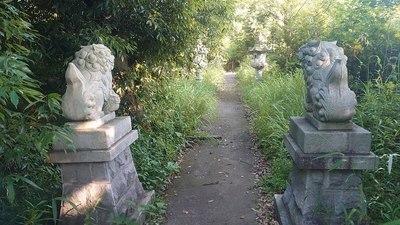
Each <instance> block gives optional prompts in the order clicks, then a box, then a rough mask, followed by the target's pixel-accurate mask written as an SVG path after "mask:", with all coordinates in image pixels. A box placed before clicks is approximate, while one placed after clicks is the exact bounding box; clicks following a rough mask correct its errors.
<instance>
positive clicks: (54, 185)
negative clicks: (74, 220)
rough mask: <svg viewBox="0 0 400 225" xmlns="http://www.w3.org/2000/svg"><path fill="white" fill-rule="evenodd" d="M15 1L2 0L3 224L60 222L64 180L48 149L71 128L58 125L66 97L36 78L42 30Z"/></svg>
mask: <svg viewBox="0 0 400 225" xmlns="http://www.w3.org/2000/svg"><path fill="white" fill-rule="evenodd" d="M10 2H11V1H3V2H0V14H1V15H2V20H1V22H0V50H1V54H0V162H1V163H0V224H10V225H11V224H17V223H19V224H21V223H25V224H45V223H46V222H50V223H53V222H54V223H55V221H53V219H55V217H56V216H57V211H55V212H54V211H53V210H57V208H56V207H55V205H54V204H55V203H54V202H55V198H56V197H59V196H61V193H60V186H61V181H60V172H59V170H58V169H57V168H56V167H55V166H52V165H50V164H49V163H47V151H48V150H49V149H50V147H51V144H52V143H53V141H54V140H55V139H57V138H61V137H65V135H66V133H67V132H68V130H66V129H64V128H62V127H59V126H56V125H54V121H55V120H56V119H57V118H59V116H60V114H61V113H60V96H59V95H58V94H49V95H44V94H42V93H41V91H40V84H39V82H37V81H36V80H34V79H32V78H31V76H32V73H31V71H30V69H29V68H28V66H27V65H28V62H29V60H28V59H27V56H28V55H29V53H30V45H31V44H32V42H33V41H34V40H35V39H36V36H37V34H36V33H35V32H34V31H33V30H32V29H31V26H30V24H29V23H28V22H27V19H26V15H25V14H24V13H22V12H20V11H19V10H18V9H16V8H15V7H13V6H12V5H11V4H10ZM53 203H54V204H53Z"/></svg>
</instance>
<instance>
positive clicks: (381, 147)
mask: <svg viewBox="0 0 400 225" xmlns="http://www.w3.org/2000/svg"><path fill="white" fill-rule="evenodd" d="M399 89H400V85H399V84H395V83H392V82H384V81H382V80H381V79H380V78H378V79H376V80H375V81H370V82H368V83H366V84H365V85H364V94H363V95H362V97H361V98H360V100H359V106H358V108H357V113H356V116H355V118H354V121H355V122H356V123H357V124H359V125H360V126H362V127H364V128H365V129H367V130H369V131H370V132H371V133H372V145H371V150H372V151H373V152H374V153H375V154H376V155H378V156H379V157H380V163H379V169H378V170H376V171H366V172H364V174H363V183H364V192H365V194H366V196H367V202H368V216H369V221H370V224H381V223H384V222H387V221H392V220H395V219H397V220H398V219H400V114H399V112H398V111H399V108H400V95H399V94H398V90H399ZM390 155H392V156H390ZM390 157H393V162H392V165H391V167H392V168H391V171H390V174H389V168H388V166H389V165H388V164H389V163H388V161H389V158H390ZM399 224H400V223H399Z"/></svg>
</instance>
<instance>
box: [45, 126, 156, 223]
mask: <svg viewBox="0 0 400 225" xmlns="http://www.w3.org/2000/svg"><path fill="white" fill-rule="evenodd" d="M115 121H117V122H115ZM121 121H125V122H129V123H130V120H126V119H122V120H119V119H118V118H116V119H113V120H111V121H109V122H108V123H106V124H103V125H101V126H100V127H98V128H96V129H103V128H104V129H105V130H114V131H116V132H114V131H113V132H111V133H109V132H108V133H107V132H106V135H111V136H112V135H116V137H119V138H116V137H115V136H114V137H111V138H109V139H108V140H112V139H114V141H115V143H111V145H110V147H109V148H106V149H90V150H88V149H76V152H68V154H65V153H64V151H53V152H52V153H51V154H50V160H51V161H52V162H56V163H60V164H61V170H62V176H63V196H65V197H66V198H67V199H68V200H69V201H71V202H72V203H74V204H75V205H76V206H77V209H76V208H74V207H72V205H71V204H69V203H68V202H64V203H63V204H62V207H61V212H60V223H59V224H60V225H83V224H84V218H85V217H87V216H90V217H91V218H93V219H94V220H95V223H96V224H98V225H110V224H111V223H110V220H111V219H112V218H113V217H114V216H116V215H126V216H128V217H130V218H131V219H134V220H137V221H138V222H143V220H144V213H143V212H142V210H141V209H139V208H137V207H136V208H135V207H133V206H132V205H136V206H139V205H141V204H148V202H149V201H150V200H151V197H152V196H153V195H154V192H145V191H144V189H143V187H142V184H141V183H140V181H139V179H138V177H137V173H136V169H135V164H134V163H133V159H132V155H131V152H130V144H132V143H133V142H134V141H135V140H136V138H137V131H128V132H125V131H123V132H119V131H118V132H117V130H118V129H119V127H118V126H121ZM124 126H125V127H127V126H126V125H124ZM128 127H130V125H129V126H128ZM122 130H123V129H122ZM81 131H82V130H79V132H81ZM85 132H87V133H92V134H95V133H96V132H89V131H87V130H85ZM122 133H125V135H123V136H121V134H122ZM103 134H104V133H101V132H100V134H99V133H98V135H99V136H102V135H103ZM104 143H105V142H104ZM81 146H82V145H81Z"/></svg>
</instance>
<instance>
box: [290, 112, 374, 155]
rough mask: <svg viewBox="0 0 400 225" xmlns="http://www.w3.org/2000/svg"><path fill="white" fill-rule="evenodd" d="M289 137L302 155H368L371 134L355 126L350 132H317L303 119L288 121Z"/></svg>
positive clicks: (293, 118)
mask: <svg viewBox="0 0 400 225" xmlns="http://www.w3.org/2000/svg"><path fill="white" fill-rule="evenodd" d="M289 133H290V135H291V136H292V138H293V140H294V142H296V144H297V145H298V146H299V147H300V149H301V150H302V151H303V152H304V153H328V152H342V153H357V154H367V155H368V154H369V152H370V148H371V133H370V132H369V131H367V130H365V129H363V128H361V127H359V126H357V125H356V124H352V129H351V130H335V131H319V130H317V129H316V128H315V127H314V126H313V125H311V124H310V123H309V122H308V121H307V120H306V119H305V118H304V117H292V118H291V119H290V132H289Z"/></svg>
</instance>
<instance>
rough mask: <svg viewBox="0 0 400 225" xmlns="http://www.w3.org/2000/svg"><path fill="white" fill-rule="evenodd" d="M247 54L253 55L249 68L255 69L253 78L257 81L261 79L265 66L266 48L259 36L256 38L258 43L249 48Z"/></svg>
mask: <svg viewBox="0 0 400 225" xmlns="http://www.w3.org/2000/svg"><path fill="white" fill-rule="evenodd" d="M249 52H250V53H251V54H252V55H253V62H252V63H251V67H253V68H254V69H256V74H255V78H256V80H259V79H260V78H261V77H262V74H263V70H264V69H265V67H266V66H267V61H266V55H265V53H266V52H267V48H266V46H265V44H264V38H263V37H262V35H261V34H260V35H259V36H258V42H257V43H256V44H255V45H254V47H251V48H249Z"/></svg>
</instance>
